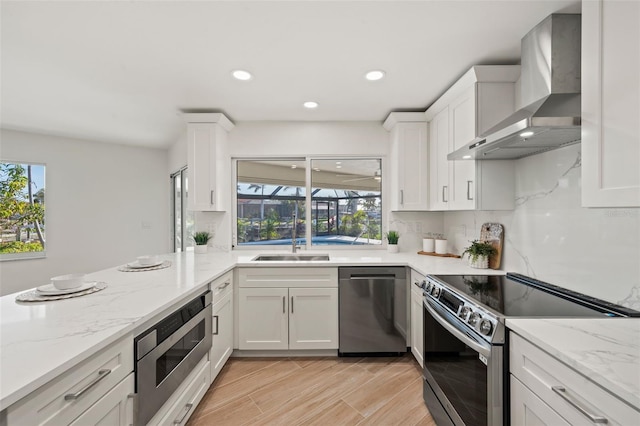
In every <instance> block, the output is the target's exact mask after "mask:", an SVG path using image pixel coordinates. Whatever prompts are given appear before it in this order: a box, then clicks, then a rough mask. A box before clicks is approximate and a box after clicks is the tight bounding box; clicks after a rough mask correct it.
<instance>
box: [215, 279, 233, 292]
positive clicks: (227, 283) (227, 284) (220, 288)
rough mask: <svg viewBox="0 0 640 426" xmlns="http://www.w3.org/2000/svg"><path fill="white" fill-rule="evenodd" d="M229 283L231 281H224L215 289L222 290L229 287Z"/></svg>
mask: <svg viewBox="0 0 640 426" xmlns="http://www.w3.org/2000/svg"><path fill="white" fill-rule="evenodd" d="M229 284H231V281H227V282H226V283H224V284H222V285H221V286H218V287H217V290H224V289H225V288H227V287H229Z"/></svg>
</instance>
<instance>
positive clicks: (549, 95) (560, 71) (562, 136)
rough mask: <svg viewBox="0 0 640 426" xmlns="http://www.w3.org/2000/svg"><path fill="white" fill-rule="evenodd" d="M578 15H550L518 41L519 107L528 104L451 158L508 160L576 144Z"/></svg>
mask: <svg viewBox="0 0 640 426" xmlns="http://www.w3.org/2000/svg"><path fill="white" fill-rule="evenodd" d="M580 18H581V16H580V15H578V14H554V15H550V16H548V17H547V18H546V19H545V20H544V21H542V22H541V23H539V24H538V25H537V26H536V27H535V28H534V29H532V30H531V31H530V32H529V33H528V34H527V35H526V36H525V37H524V38H523V39H522V71H521V76H520V94H521V102H520V103H521V104H522V105H526V106H525V107H524V108H521V109H519V110H518V111H516V112H515V113H514V114H512V115H511V116H510V117H508V118H507V119H505V120H503V121H502V122H500V123H498V124H497V125H495V126H494V127H492V128H491V129H489V130H488V131H486V132H485V133H484V134H483V135H481V136H480V137H478V138H476V139H474V140H473V141H471V142H469V143H468V144H467V145H465V146H464V147H462V148H460V149H458V150H456V151H454V152H452V153H451V154H449V155H448V156H447V158H448V159H449V160H468V159H476V160H506V159H516V158H522V157H527V156H529V155H533V154H538V153H540V152H544V151H549V150H552V149H556V148H560V147H562V146H566V145H570V144H574V143H577V142H580V122H581V119H580V113H581V105H580V40H581V38H580V32H581V19H580Z"/></svg>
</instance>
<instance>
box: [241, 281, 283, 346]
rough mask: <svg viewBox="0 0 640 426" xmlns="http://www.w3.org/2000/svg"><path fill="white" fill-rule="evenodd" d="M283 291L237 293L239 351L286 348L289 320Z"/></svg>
mask: <svg viewBox="0 0 640 426" xmlns="http://www.w3.org/2000/svg"><path fill="white" fill-rule="evenodd" d="M288 296H289V290H288V289H286V288H241V289H240V290H239V305H238V311H239V324H238V327H239V330H238V332H239V335H240V344H239V348H240V349H288V348H289V321H288V315H287V312H288V309H289V307H288V303H287V298H288Z"/></svg>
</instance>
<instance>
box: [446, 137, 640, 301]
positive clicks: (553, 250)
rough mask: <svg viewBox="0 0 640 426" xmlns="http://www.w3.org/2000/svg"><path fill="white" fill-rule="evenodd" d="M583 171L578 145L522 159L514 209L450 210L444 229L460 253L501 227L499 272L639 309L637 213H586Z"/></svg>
mask: <svg viewBox="0 0 640 426" xmlns="http://www.w3.org/2000/svg"><path fill="white" fill-rule="evenodd" d="M580 169H581V157H580V145H573V146H570V147H566V148H562V149H558V150H555V151H550V152H547V153H544V154H539V155H534V156H531V157H527V158H523V159H521V160H518V161H517V162H516V209H515V210H514V211H511V212H450V213H445V215H444V227H445V231H447V235H448V237H449V240H450V242H451V243H452V245H454V246H455V247H456V251H457V252H458V253H459V252H460V251H461V250H462V249H463V248H464V247H465V246H467V245H468V244H469V240H472V239H477V238H478V237H479V234H480V226H481V225H482V224H483V223H485V222H498V223H502V224H503V225H504V228H505V247H504V252H503V258H502V261H503V264H502V267H501V269H503V270H505V271H512V272H520V273H523V274H525V275H529V276H532V277H536V278H538V279H540V280H542V281H547V282H550V283H552V284H556V285H559V286H562V287H565V288H569V289H572V290H575V291H579V292H581V293H586V294H588V295H591V296H594V297H598V298H601V299H604V300H608V301H610V302H614V303H621V304H624V305H626V306H629V307H632V308H634V309H637V310H640V208H626V209H622V208H610V209H593V208H592V209H589V208H582V207H581V206H580V199H581V194H580V183H581V176H580Z"/></svg>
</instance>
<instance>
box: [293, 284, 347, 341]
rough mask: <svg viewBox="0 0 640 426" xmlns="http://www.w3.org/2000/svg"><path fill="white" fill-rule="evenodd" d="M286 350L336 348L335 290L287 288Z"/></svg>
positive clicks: (336, 305)
mask: <svg viewBox="0 0 640 426" xmlns="http://www.w3.org/2000/svg"><path fill="white" fill-rule="evenodd" d="M289 349H338V289H337V288H290V289H289Z"/></svg>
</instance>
